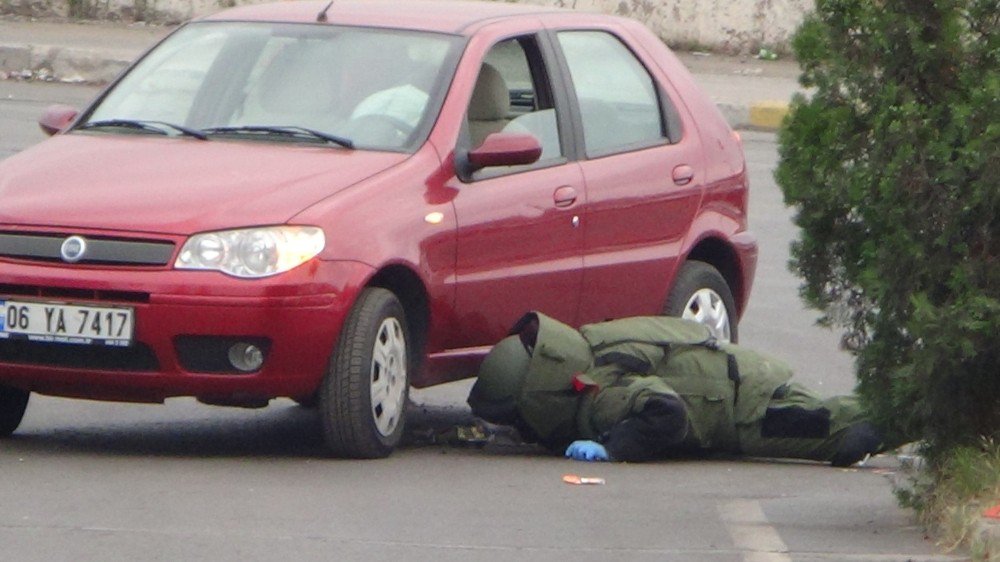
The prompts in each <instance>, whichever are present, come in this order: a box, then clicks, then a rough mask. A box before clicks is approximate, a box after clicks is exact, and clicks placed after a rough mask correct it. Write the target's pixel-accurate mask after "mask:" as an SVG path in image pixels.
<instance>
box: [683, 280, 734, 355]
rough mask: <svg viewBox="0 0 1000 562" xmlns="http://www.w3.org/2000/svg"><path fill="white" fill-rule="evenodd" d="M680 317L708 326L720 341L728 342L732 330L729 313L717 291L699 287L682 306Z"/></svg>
mask: <svg viewBox="0 0 1000 562" xmlns="http://www.w3.org/2000/svg"><path fill="white" fill-rule="evenodd" d="M681 318H684V319H686V320H694V321H695V322H698V323H699V324H704V325H705V326H708V329H709V330H711V332H712V335H713V336H715V338H716V339H717V340H719V341H720V342H727V343H728V342H729V341H731V339H732V337H731V336H732V330H731V329H730V327H729V313H728V312H727V311H726V303H725V302H724V301H723V300H722V297H721V296H719V294H718V293H716V292H715V291H713V290H711V289H699V290H697V291H695V293H694V294H693V295H691V298H690V299H688V302H687V305H686V306H685V307H684V313H683V314H682V315H681Z"/></svg>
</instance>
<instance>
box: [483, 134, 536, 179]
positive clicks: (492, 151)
mask: <svg viewBox="0 0 1000 562" xmlns="http://www.w3.org/2000/svg"><path fill="white" fill-rule="evenodd" d="M541 156H542V145H540V144H538V139H536V138H535V137H534V136H532V135H527V134H523V133H493V134H492V135H490V136H488V137H486V140H484V141H483V144H481V145H479V146H478V147H477V148H475V149H473V150H470V151H469V155H468V158H469V167H470V168H471V169H470V173H471V172H475V171H478V170H482V169H483V168H489V167H491V166H522V165H525V164H534V163H535V162H537V161H538V159H539V158H540V157H541Z"/></svg>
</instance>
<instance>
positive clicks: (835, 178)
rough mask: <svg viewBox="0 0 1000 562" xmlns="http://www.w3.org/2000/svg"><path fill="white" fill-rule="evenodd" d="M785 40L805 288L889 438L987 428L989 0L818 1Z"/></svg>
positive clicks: (994, 44)
mask: <svg viewBox="0 0 1000 562" xmlns="http://www.w3.org/2000/svg"><path fill="white" fill-rule="evenodd" d="M793 47H794V50H795V53H796V56H797V57H798V60H799V63H800V64H801V65H802V69H803V73H802V78H801V81H802V83H803V85H804V86H806V87H809V88H812V89H813V90H812V93H811V95H810V97H808V98H806V97H802V96H799V97H797V98H796V99H795V101H793V104H792V111H791V113H790V114H789V117H788V119H787V121H786V122H785V124H784V126H783V128H782V130H781V132H780V136H779V142H780V154H781V161H780V163H779V166H778V169H777V171H776V178H777V180H778V183H779V184H780V185H781V188H782V190H783V191H784V195H785V201H786V203H788V204H789V205H792V206H793V207H794V208H795V209H796V211H797V213H796V219H795V220H796V223H797V224H798V225H799V226H800V227H801V229H802V230H801V236H800V239H799V240H798V241H796V242H795V243H794V244H793V247H792V263H791V265H792V268H793V270H795V271H796V272H797V273H798V274H799V275H801V276H802V277H803V278H804V280H805V282H804V284H803V286H802V288H801V291H802V295H803V296H804V298H805V299H806V301H807V302H809V303H810V304H811V305H813V306H815V307H817V308H818V309H820V310H821V311H822V312H823V317H822V319H821V320H822V321H823V322H825V323H828V324H829V325H833V326H836V327H840V328H842V329H844V331H845V335H844V338H845V342H848V343H849V344H851V347H852V349H854V350H855V352H856V355H857V371H858V373H857V375H858V381H859V384H858V391H859V394H860V395H861V398H862V400H863V401H864V402H865V403H866V404H867V405H868V407H869V408H870V409H871V411H872V414H873V416H874V418H875V419H876V421H877V422H879V423H880V425H882V426H883V427H884V428H885V429H886V430H887V431H888V432H889V434H890V435H891V436H892V437H893V438H894V439H895V440H897V441H900V442H901V441H903V440H910V439H923V440H926V442H927V443H928V444H929V451H930V452H931V453H932V454H933V452H934V451H943V450H947V449H950V448H951V447H953V446H957V445H961V444H974V443H977V442H978V441H979V439H980V437H982V436H987V437H989V436H992V437H1000V0H818V1H817V6H816V12H815V13H814V14H813V16H811V17H810V18H808V19H807V20H806V22H805V23H804V24H803V25H802V27H801V28H800V29H799V31H798V33H797V35H796V37H795V39H794V42H793Z"/></svg>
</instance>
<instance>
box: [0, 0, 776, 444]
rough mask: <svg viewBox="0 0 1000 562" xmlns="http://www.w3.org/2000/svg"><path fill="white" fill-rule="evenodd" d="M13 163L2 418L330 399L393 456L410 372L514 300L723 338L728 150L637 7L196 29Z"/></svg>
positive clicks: (741, 209)
mask: <svg viewBox="0 0 1000 562" xmlns="http://www.w3.org/2000/svg"><path fill="white" fill-rule="evenodd" d="M39 123H40V124H41V125H42V127H43V129H45V130H46V131H47V132H49V133H51V134H53V137H52V138H51V139H49V140H47V141H45V142H43V143H41V144H39V145H38V146H35V147H33V148H31V149H29V150H26V151H24V152H22V153H20V154H18V155H16V156H14V157H11V158H9V159H7V160H6V161H3V162H2V163H0V435H4V436H6V435H9V434H10V433H12V432H13V431H14V430H15V429H16V428H17V426H18V424H19V423H20V421H21V418H22V416H23V414H24V410H25V407H26V404H27V402H28V396H29V394H30V393H31V392H37V393H40V394H49V395H55V396H69V397H80V398H89V399H100V400H123V401H135V402H162V401H163V400H164V399H166V398H168V397H172V396H194V397H196V398H197V399H199V400H201V401H202V402H205V403H209V404H220V405H236V406H264V405H266V404H267V403H268V401H269V400H270V399H272V398H275V397H291V398H293V399H295V400H297V401H299V402H300V403H302V404H306V405H316V406H317V407H318V410H319V415H320V416H321V417H322V420H323V431H324V437H325V439H326V442H327V444H328V446H329V448H330V449H331V450H332V451H333V452H334V453H335V454H339V455H343V456H352V457H380V456H385V455H388V454H389V453H390V452H391V451H392V450H393V448H394V447H395V446H396V445H397V444H398V443H399V441H400V438H401V436H402V432H403V427H404V421H405V420H404V407H405V404H406V399H407V393H408V389H409V386H410V385H411V384H412V385H414V386H417V387H423V386H428V385H432V384H437V383H443V382H447V381H452V380H455V379H459V378H464V377H469V376H473V375H474V374H475V371H476V367H477V365H478V362H479V360H480V359H481V358H482V357H483V355H484V354H485V353H486V352H487V351H488V350H489V347H490V345H491V344H493V343H495V342H496V341H498V340H499V339H501V338H502V337H503V336H504V335H505V331H506V330H507V329H508V328H509V326H510V325H511V324H512V323H513V322H514V321H515V320H516V319H517V318H518V317H519V316H521V315H522V314H523V313H524V312H525V311H528V310H533V309H534V310H541V311H544V312H545V313H547V314H549V315H552V316H554V317H556V318H558V319H560V320H562V321H564V322H567V323H570V324H573V325H579V324H583V323H587V322H594V321H599V320H603V319H608V318H614V317H623V316H634V315H655V314H662V313H665V314H675V315H685V316H688V317H692V318H697V319H699V320H700V321H702V322H704V323H706V324H709V325H711V326H712V328H713V330H714V331H715V333H716V334H717V336H718V337H719V338H721V339H735V337H736V321H737V318H738V317H739V315H740V314H741V313H742V311H743V309H744V307H745V305H746V302H747V295H748V293H749V292H750V286H751V281H752V278H753V273H754V268H755V264H756V256H757V247H756V241H755V238H754V236H753V235H752V234H751V233H750V232H749V231H748V230H747V217H746V211H747V189H748V187H747V176H746V168H745V164H744V157H743V151H742V146H741V143H740V140H739V138H738V136H737V135H736V134H735V133H734V132H733V131H732V130H731V129H730V128H729V127H728V125H727V124H726V123H725V122H724V120H723V118H722V117H721V115H720V114H719V112H718V111H717V110H716V108H715V107H714V105H713V104H712V103H711V102H710V101H709V100H708V99H706V97H705V96H704V95H703V94H702V93H701V92H700V91H699V90H698V88H697V86H696V85H695V83H694V81H693V79H692V77H691V76H690V74H689V73H688V72H687V71H686V70H685V69H684V68H683V66H682V65H681V63H680V62H678V60H677V59H676V58H675V57H674V55H673V54H672V53H671V52H670V51H669V50H668V49H667V48H666V47H665V46H664V45H663V43H662V42H661V41H660V40H659V39H657V37H655V36H654V35H653V34H652V33H651V32H650V31H648V30H647V29H646V28H644V27H643V26H642V25H640V24H638V23H636V22H633V21H629V20H626V19H621V18H615V17H610V16H603V15H596V14H585V13H577V12H573V11H563V10H554V9H549V8H540V7H529V6H523V5H515V4H509V3H502V2H497V3H483V4H472V3H459V2H441V3H434V2H415V3H409V2H396V1H387V2H379V1H364V2H360V1H358V2H353V1H348V0H337V2H331V3H329V4H327V3H326V2H290V3H280V4H274V5H257V6H249V7H242V8H235V9H230V10H228V11H224V12H222V13H220V14H218V15H215V16H212V17H208V18H203V19H199V20H197V21H193V22H191V23H188V24H187V25H184V26H182V27H180V28H179V29H178V30H177V31H176V32H174V33H173V34H171V35H170V36H169V37H167V38H166V39H165V40H164V41H162V42H161V43H160V44H159V45H157V46H156V47H154V48H153V49H151V50H150V51H149V52H148V53H146V54H145V55H144V56H143V57H142V58H141V59H140V60H138V61H137V62H136V63H135V64H134V65H132V66H131V67H130V68H129V69H128V71H127V72H125V73H124V74H123V75H122V76H121V77H120V78H119V79H118V80H116V81H115V83H113V84H112V85H111V86H110V87H109V88H107V89H106V90H105V91H104V92H103V93H102V94H101V95H100V96H99V97H98V98H97V100H96V101H94V102H93V104H92V105H90V107H88V108H87V109H85V110H84V111H82V112H79V113H78V112H77V111H76V110H73V109H72V108H67V107H53V108H50V109H49V110H48V111H47V112H46V114H45V115H44V116H43V117H42V118H41V120H40V122H39Z"/></svg>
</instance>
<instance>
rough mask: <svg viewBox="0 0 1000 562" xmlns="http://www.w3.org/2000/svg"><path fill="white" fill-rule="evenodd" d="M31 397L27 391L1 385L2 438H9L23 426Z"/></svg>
mask: <svg viewBox="0 0 1000 562" xmlns="http://www.w3.org/2000/svg"><path fill="white" fill-rule="evenodd" d="M30 395H31V393H30V392H28V391H27V390H21V389H20V388H12V387H9V386H4V385H2V384H0V437H7V436H9V435H10V434H11V433H14V430H15V429H17V426H19V425H21V420H22V419H24V411H25V410H26V409H27V408H28V397H29V396H30Z"/></svg>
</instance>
